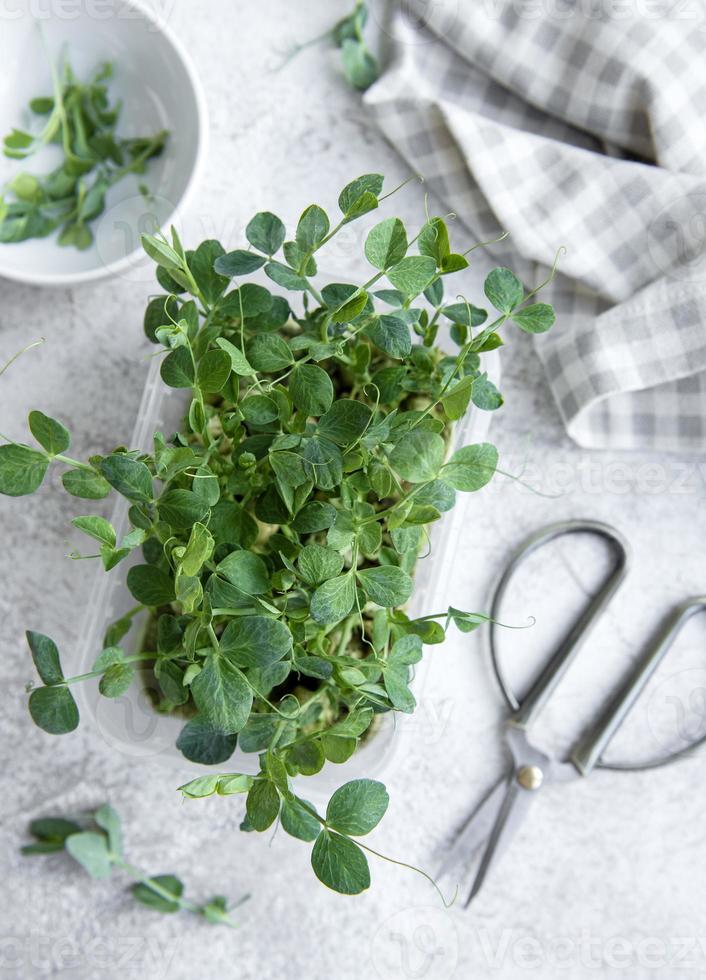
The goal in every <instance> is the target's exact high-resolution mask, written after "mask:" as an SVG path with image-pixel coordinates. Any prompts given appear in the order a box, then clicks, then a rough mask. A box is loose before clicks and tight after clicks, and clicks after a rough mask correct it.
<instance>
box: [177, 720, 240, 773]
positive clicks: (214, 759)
mask: <svg viewBox="0 0 706 980" xmlns="http://www.w3.org/2000/svg"><path fill="white" fill-rule="evenodd" d="M237 741H238V736H237V735H224V733H223V732H221V731H219V730H218V729H217V728H214V727H213V725H211V724H210V723H209V722H208V721H206V719H205V718H201V717H199V716H198V715H197V716H196V717H195V718H190V719H189V721H187V723H186V724H185V725H184V727H183V728H182V730H181V731H180V732H179V737H178V738H177V741H176V747H177V748H178V749H179V751H180V752H181V754H182V755H183V756H184V757H185V758H187V759H188V760H189V762H200V763H201V765H204V766H217V765H219V764H220V763H221V762H226V761H227V760H228V759H230V757H231V756H232V755H233V752H234V751H235V746H236V744H237Z"/></svg>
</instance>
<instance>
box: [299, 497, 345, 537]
mask: <svg viewBox="0 0 706 980" xmlns="http://www.w3.org/2000/svg"><path fill="white" fill-rule="evenodd" d="M337 513H338V511H337V510H336V508H335V507H334V506H333V504H328V503H326V502H325V501H323V500H310V501H309V503H308V504H305V505H304V506H303V507H302V509H301V510H300V511H299V513H298V514H297V515H296V516H295V518H294V520H293V521H292V527H293V528H294V530H295V531H297V532H298V533H299V534H315V533H316V532H317V531H325V530H326V529H327V528H329V527H332V526H333V525H334V523H335V522H336V515H337Z"/></svg>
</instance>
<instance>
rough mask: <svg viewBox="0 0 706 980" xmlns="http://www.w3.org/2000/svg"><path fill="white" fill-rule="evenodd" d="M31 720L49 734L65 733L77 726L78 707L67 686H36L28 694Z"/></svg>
mask: <svg viewBox="0 0 706 980" xmlns="http://www.w3.org/2000/svg"><path fill="white" fill-rule="evenodd" d="M29 713H30V715H31V716H32V721H33V722H34V723H35V725H38V726H39V728H41V729H42V730H43V731H45V732H48V733H49V734H50V735H65V734H66V733H67V732H72V731H73V730H74V729H75V728H77V727H78V721H79V717H78V708H77V707H76V702H75V701H74V699H73V695H72V694H71V691H70V690H69V689H68V687H38V688H37V689H36V690H34V691H32V693H31V694H30V696H29Z"/></svg>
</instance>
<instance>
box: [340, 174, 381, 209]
mask: <svg viewBox="0 0 706 980" xmlns="http://www.w3.org/2000/svg"><path fill="white" fill-rule="evenodd" d="M383 180H384V178H383V175H382V174H363V175H362V176H361V177H356V179H355V180H352V181H351V182H350V184H346V186H345V187H344V188H343V190H342V191H341V193H340V194H339V196H338V206H339V208H340V209H341V212H342V214H344V215H346V216H349V215H353V214H355V215H356V216H358V215H360V214H364V213H365V212H364V211H360V210H359V209H360V207H361V203H362V201H363V200H365V201H366V202H367V201H368V200H370V199H371V198H372V199H373V204H372V207H369V208H367V210H372V209H373V208H376V207H377V203H378V202H377V198H378V196H379V195H380V192H381V190H382V184H383ZM366 195H367V197H366Z"/></svg>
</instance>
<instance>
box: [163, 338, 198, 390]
mask: <svg viewBox="0 0 706 980" xmlns="http://www.w3.org/2000/svg"><path fill="white" fill-rule="evenodd" d="M159 373H160V376H161V378H162V381H163V382H164V383H165V385H168V386H169V387H170V388H191V386H192V385H193V384H194V381H195V380H196V372H195V371H194V362H193V359H192V357H191V354H190V353H189V349H188V347H177V348H176V350H173V351H170V353H169V354H167V356H166V357H165V358H164V360H163V361H162V365H161V367H160V369H159Z"/></svg>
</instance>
